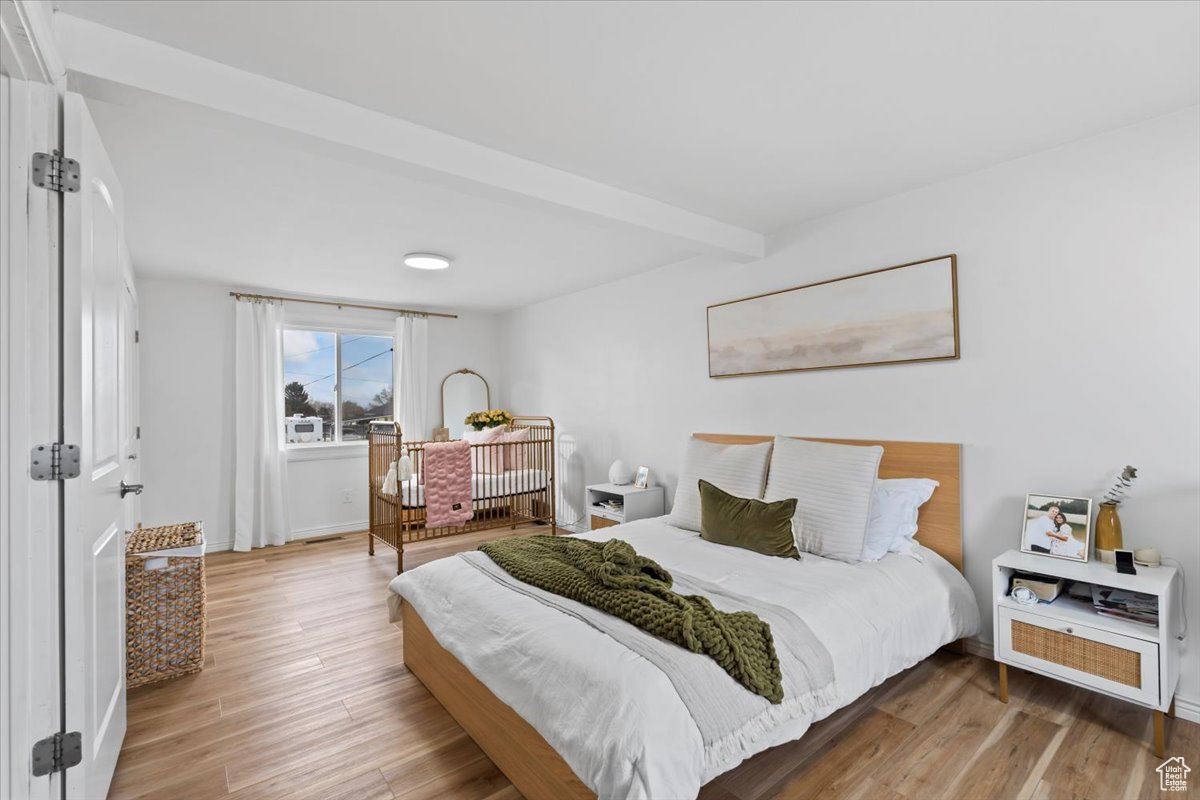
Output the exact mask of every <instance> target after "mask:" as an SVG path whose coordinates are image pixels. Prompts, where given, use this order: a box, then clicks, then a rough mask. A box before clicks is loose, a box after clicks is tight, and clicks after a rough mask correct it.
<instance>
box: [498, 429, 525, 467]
mask: <svg viewBox="0 0 1200 800" xmlns="http://www.w3.org/2000/svg"><path fill="white" fill-rule="evenodd" d="M500 441H501V442H513V443H514V444H511V445H509V446H508V447H505V448H502V449H503V450H504V465H505V467H506V468H508V469H525V467H526V458H525V454H526V450H527V449H528V447H529V446H528V445H527V444H517V442H528V441H529V428H519V429H517V430H515V431H508V432H507V433H505V434H502V435H501V436H500Z"/></svg>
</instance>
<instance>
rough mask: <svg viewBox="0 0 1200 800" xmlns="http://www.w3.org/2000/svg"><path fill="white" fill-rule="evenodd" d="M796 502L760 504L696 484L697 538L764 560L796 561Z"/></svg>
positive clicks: (709, 485) (706, 485) (702, 481)
mask: <svg viewBox="0 0 1200 800" xmlns="http://www.w3.org/2000/svg"><path fill="white" fill-rule="evenodd" d="M795 514H796V498H794V497H792V498H789V499H787V500H777V501H775V502H774V503H764V502H763V501H762V500H756V499H754V498H752V497H738V496H737V495H732V494H730V493H729V492H726V491H722V490H721V489H719V488H717V487H716V486H713V485H712V484H711V483H709V482H708V481H706V480H703V479H701V480H700V538H702V539H706V540H708V541H710V542H716V543H717V544H727V545H730V546H732V547H744V548H746V549H747V550H753V551H754V552H756V553H762V554H763V555H764V556H779V557H780V558H799V557H800V552H799V551H798V550H797V549H796V537H795V536H794V535H793V534H792V517H793V516H794V515H795Z"/></svg>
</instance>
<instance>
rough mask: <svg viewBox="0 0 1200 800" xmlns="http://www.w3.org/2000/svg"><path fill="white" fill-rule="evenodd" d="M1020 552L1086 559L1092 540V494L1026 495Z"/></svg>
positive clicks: (1075, 559) (1076, 559)
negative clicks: (1086, 495) (1076, 495)
mask: <svg viewBox="0 0 1200 800" xmlns="http://www.w3.org/2000/svg"><path fill="white" fill-rule="evenodd" d="M1022 524H1023V525H1024V528H1023V529H1022V533H1021V552H1022V553H1034V554H1036V555H1042V556H1051V557H1052V558H1065V559H1067V560H1069V561H1081V562H1086V561H1087V560H1088V552H1089V551H1090V549H1091V543H1092V498H1090V497H1066V496H1064V495H1058V494H1029V495H1026V496H1025V517H1024V520H1023V523H1022Z"/></svg>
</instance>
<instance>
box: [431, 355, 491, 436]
mask: <svg viewBox="0 0 1200 800" xmlns="http://www.w3.org/2000/svg"><path fill="white" fill-rule="evenodd" d="M455 375H474V376H475V377H476V378H479V380H481V381H483V393H484V397H486V398H487V408H491V407H492V387H491V386H489V385H488V382H487V378H485V377H483V376H482V375H480V374H479V373H478V372H476V371H475V370H473V369H467V368H466V367H463V368H462V369H456V370H454V372H451V373H450V374H449V375H447V376H446V377H444V378H442V385H441V388H440V389H439V390H438V395H439V396H440V397H441V399H442V423H441V425H440V427H442V428H444V427H446V381H448V380H450V379H451V378H453V377H454V376H455Z"/></svg>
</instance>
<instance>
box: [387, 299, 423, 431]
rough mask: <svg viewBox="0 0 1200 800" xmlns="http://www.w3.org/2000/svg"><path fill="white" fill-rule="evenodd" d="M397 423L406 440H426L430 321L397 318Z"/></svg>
mask: <svg viewBox="0 0 1200 800" xmlns="http://www.w3.org/2000/svg"><path fill="white" fill-rule="evenodd" d="M394 355H395V375H396V390H395V392H394V393H393V396H394V397H395V403H396V421H397V422H399V423H400V433H401V435H402V436H403V437H404V439H405V441H409V440H412V441H423V440H425V439H428V438H429V435H430V431H431V428H430V427H429V420H428V417H427V414H426V409H427V407H428V405H429V403H428V401H429V320H428V319H426V318H425V317H409V316H404V317H396V346H395V350H394Z"/></svg>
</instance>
